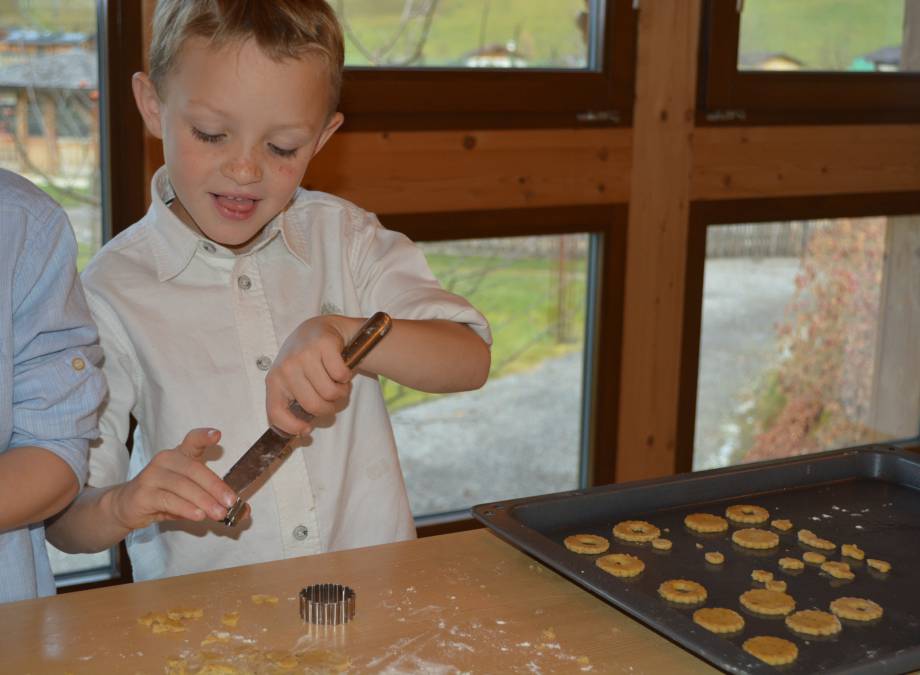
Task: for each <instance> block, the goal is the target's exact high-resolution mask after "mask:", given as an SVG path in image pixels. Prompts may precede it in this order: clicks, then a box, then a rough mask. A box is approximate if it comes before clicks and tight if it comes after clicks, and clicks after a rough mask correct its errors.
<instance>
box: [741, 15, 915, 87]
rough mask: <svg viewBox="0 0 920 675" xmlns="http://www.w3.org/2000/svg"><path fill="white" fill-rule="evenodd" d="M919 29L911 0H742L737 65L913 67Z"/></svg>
mask: <svg viewBox="0 0 920 675" xmlns="http://www.w3.org/2000/svg"><path fill="white" fill-rule="evenodd" d="M918 31H920V7H918V5H917V3H916V2H912V0H807V1H804V2H803V0H746V2H745V3H744V11H743V13H742V15H741V31H740V37H739V49H738V68H739V69H741V70H804V71H831V72H844V71H845V72H873V71H881V72H898V71H900V72H916V71H918V70H920V61H918V56H920V36H918V34H917V33H918Z"/></svg>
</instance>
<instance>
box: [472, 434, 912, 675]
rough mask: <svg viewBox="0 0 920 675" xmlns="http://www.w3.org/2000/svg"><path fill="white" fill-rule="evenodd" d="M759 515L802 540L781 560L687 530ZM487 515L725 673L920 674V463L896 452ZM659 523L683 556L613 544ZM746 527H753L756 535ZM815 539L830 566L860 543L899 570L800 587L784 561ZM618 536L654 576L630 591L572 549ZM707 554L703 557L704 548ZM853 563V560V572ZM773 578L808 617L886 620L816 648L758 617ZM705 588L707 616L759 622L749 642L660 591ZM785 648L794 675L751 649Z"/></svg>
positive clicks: (777, 465) (681, 480)
mask: <svg viewBox="0 0 920 675" xmlns="http://www.w3.org/2000/svg"><path fill="white" fill-rule="evenodd" d="M741 502H744V503H752V504H757V505H760V506H763V507H765V508H767V509H769V511H770V517H771V519H773V518H788V519H790V520H791V521H792V522H793V524H794V527H793V529H792V530H791V531H790V532H789V533H788V534H781V535H780V545H779V547H777V548H776V549H771V550H770V551H768V552H765V553H762V552H757V551H750V550H748V549H742V548H740V547H738V546H736V545H735V544H733V543H732V541H731V532H732V531H734V530H735V529H737V528H736V527H735V526H731V527H730V528H729V531H728V532H725V533H721V534H718V535H699V534H695V533H692V532H690V531H689V530H687V529H686V528H685V527H684V525H683V519H684V516H686V515H687V514H689V513H693V512H695V511H707V512H710V513H718V514H720V515H721V514H722V513H723V512H724V510H725V507H726V506H729V505H730V504H736V503H741ZM473 515H474V516H475V517H476V518H477V519H478V520H480V521H481V522H482V523H484V524H485V525H486V526H488V527H489V528H490V529H492V530H493V531H495V532H496V533H497V534H499V535H500V536H502V537H503V538H505V539H507V540H508V541H509V542H511V543H512V544H514V545H515V546H517V547H519V548H521V549H522V550H524V551H526V552H527V553H529V554H530V555H532V556H534V557H535V558H537V559H538V560H540V561H541V562H543V563H545V564H546V565H548V566H550V567H552V568H554V569H556V570H557V571H558V572H560V573H561V574H563V575H565V576H567V577H568V578H570V579H571V580H573V581H575V582H576V583H578V584H579V585H581V586H583V587H584V588H586V589H588V590H590V591H592V592H593V593H595V594H597V595H598V596H600V597H601V598H603V599H605V600H607V601H608V602H610V603H611V604H613V605H615V606H616V607H618V608H620V609H622V610H624V611H626V612H628V613H629V614H632V615H633V616H635V617H636V618H638V619H639V620H641V621H642V622H644V623H645V624H647V625H648V626H650V627H651V628H653V629H654V630H656V631H658V632H659V633H662V634H663V635H665V636H667V637H668V638H670V639H672V640H673V641H675V642H677V643H678V644H680V645H681V646H683V647H684V648H686V649H688V650H690V651H692V652H694V653H695V654H697V655H698V656H700V657H701V658H703V659H705V660H707V661H709V662H710V663H711V664H713V665H714V666H716V667H717V668H720V669H722V670H725V671H727V672H731V673H773V672H776V671H777V670H780V671H782V672H783V673H789V674H792V673H817V672H822V673H847V674H856V673H859V674H864V675H865V674H873V675H874V674H877V673H886V674H887V673H902V672H906V671H909V670H912V669H916V668H920V570H918V563H920V536H918V535H920V456H918V455H916V454H913V453H910V452H907V451H904V450H899V449H895V448H891V447H887V446H871V447H863V448H853V449H848V450H842V451H836V452H829V453H821V454H818V455H811V456H807V457H798V458H793V459H788V460H780V461H774V462H761V463H758V464H749V465H743V466H739V467H731V468H728V469H718V470H714V471H704V472H698V473H692V474H683V475H680V476H675V477H672V478H667V479H662V480H652V481H641V482H636V483H626V484H621V485H609V486H602V487H598V488H592V489H588V490H580V491H575V492H564V493H558V494H551V495H543V496H539V497H531V498H525V499H513V500H508V501H505V502H493V503H489V504H481V505H479V506H476V507H474V508H473ZM631 519H635V520H648V521H650V522H652V523H654V524H655V525H657V526H658V527H659V528H661V529H662V530H663V534H662V536H663V537H666V538H669V539H671V540H672V542H673V543H674V546H673V548H672V549H671V550H670V551H656V550H654V549H652V548H651V546H650V545H648V544H645V545H631V544H626V543H623V542H620V541H619V540H615V539H614V538H613V536H612V533H611V528H612V527H613V525H614V524H616V523H617V522H619V521H621V520H631ZM742 527H743V526H742ZM803 527H804V528H807V529H810V530H812V531H814V532H815V533H816V534H818V536H820V537H823V538H825V539H830V540H831V541H833V542H835V543H836V544H837V545H838V547H837V550H836V551H835V552H833V553H832V554H831V555H829V556H828V560H839V559H841V556H840V545H841V544H845V543H853V544H857V545H858V546H859V547H860V548H862V549H863V550H864V551H865V552H866V556H867V557H872V558H880V559H882V560H887V561H889V562H890V563H891V564H892V571H891V572H889V573H888V574H887V575H881V574H878V573H876V572H875V571H874V570H870V569H869V568H867V567H866V565H865V564H864V563H853V562H851V567H853V569H854V571H855V573H856V579H855V580H853V581H851V582H842V581H840V580H833V579H831V578H830V577H828V576H825V575H824V574H821V573H820V572H819V571H818V570H817V569H816V568H815V567H813V566H811V565H809V566H807V567H806V569H805V570H803V571H802V572H801V573H799V574H788V573H785V572H782V571H781V570H780V569H779V565H778V564H777V560H778V559H779V558H780V557H782V556H784V555H792V556H796V557H801V555H802V553H804V551H805V550H808V549H807V547H804V546H803V545H801V544H799V543H798V541H797V539H796V535H795V533H796V531H797V530H798V529H799V528H803ZM578 533H591V534H599V535H602V536H605V537H607V538H608V539H609V540H610V541H611V547H610V550H609V551H608V552H607V553H612V552H626V553H632V554H633V555H637V556H638V557H640V558H641V559H642V560H643V561H644V562H645V564H646V569H645V571H643V573H642V574H641V575H640V576H638V577H636V578H635V579H631V580H630V579H627V580H622V579H617V578H615V577H612V576H610V575H609V574H607V573H605V572H603V571H601V570H600V569H598V568H597V567H596V566H595V565H594V559H595V558H597V557H598V556H585V555H579V554H576V553H572V552H571V551H569V550H568V549H566V548H565V547H564V546H563V544H562V540H563V539H564V538H565V537H566V536H568V535H570V534H578ZM697 544H701V545H702V548H699V547H697ZM709 550H717V551H721V552H722V553H724V554H725V557H726V561H725V563H724V564H723V565H721V566H713V565H709V564H707V563H706V562H705V560H704V558H703V553H704V551H709ZM848 561H849V560H848ZM754 569H767V570H770V571H772V572H773V573H774V578H777V579H784V580H786V582H787V584H788V590H787V592H788V593H789V594H791V595H792V596H793V597H794V598H795V600H796V609H811V608H817V609H823V610H825V611H828V605H829V603H830V602H831V600H834V599H835V598H838V597H842V596H856V597H865V598H869V599H872V600H874V601H876V602H878V603H879V604H880V605H881V606H882V607H883V608H884V610H885V614H884V616H883V617H882V619H880V620H879V621H877V622H874V623H872V624H869V625H865V624H864V625H859V624H856V623H853V622H844V628H843V631H841V632H840V633H839V634H838V635H836V636H834V637H831V638H811V639H805V638H803V637H801V636H799V635H797V634H794V633H792V632H791V631H790V630H789V629H788V628H787V627H786V626H785V624H784V622H783V618H782V617H781V618H778V619H769V618H762V617H758V616H754V615H752V614H751V613H750V612H748V611H747V610H745V609H744V608H743V607H741V605H740V603H739V602H738V596H739V595H741V593H742V592H744V591H745V590H747V589H749V588H753V587H757V586H759V584H755V583H754V582H753V581H752V580H751V576H750V575H751V571H752V570H754ZM674 578H683V579H693V580H696V581H698V582H700V583H702V584H703V585H704V586H705V587H706V589H707V590H708V593H709V597H708V599H707V600H706V602H705V603H704V605H703V606H707V607H729V608H731V609H735V610H736V611H738V612H739V613H741V614H742V615H743V616H744V618H745V622H746V625H745V628H744V631H743V632H742V634H741V635H739V636H736V637H729V638H725V637H719V636H716V635H714V634H712V633H710V632H709V631H707V630H705V629H703V628H701V627H700V626H697V625H696V624H695V623H693V621H692V618H691V617H692V614H693V610H694V609H696V608H697V606H695V607H692V608H686V609H685V608H680V607H677V606H676V605H673V604H671V603H666V602H665V601H663V600H662V599H661V598H660V597H659V596H658V593H657V589H658V585H659V584H660V583H661V582H662V581H665V580H667V579H674ZM755 635H775V636H778V637H783V638H786V639H789V640H792V641H793V642H795V643H796V644H797V645H798V647H799V657H798V659H797V660H796V661H795V663H793V664H790V665H788V666H783V667H781V668H775V667H772V666H768V665H766V664H764V663H762V662H760V661H759V660H757V659H755V658H754V657H752V656H750V655H749V654H747V653H746V652H744V651H743V650H742V649H741V644H742V643H743V642H744V640H745V639H747V638H749V637H753V636H755Z"/></svg>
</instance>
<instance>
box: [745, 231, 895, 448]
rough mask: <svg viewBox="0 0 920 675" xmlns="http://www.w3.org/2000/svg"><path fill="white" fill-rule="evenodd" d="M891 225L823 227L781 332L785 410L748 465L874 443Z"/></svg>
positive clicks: (779, 384)
mask: <svg viewBox="0 0 920 675" xmlns="http://www.w3.org/2000/svg"><path fill="white" fill-rule="evenodd" d="M884 254H885V219H884V218H862V219H859V220H847V219H844V220H835V221H831V222H829V223H827V224H824V223H821V224H819V225H817V226H816V227H815V228H814V229H813V231H812V233H811V237H810V239H809V241H808V245H807V249H806V252H805V254H804V255H803V257H802V268H801V271H800V272H799V274H798V276H797V278H796V289H795V292H794V293H793V296H792V299H791V301H790V303H789V305H788V307H787V308H786V318H785V319H784V321H783V323H782V324H780V325H779V326H778V335H779V339H778V342H779V348H780V361H779V366H778V370H777V372H776V388H777V390H776V391H774V392H773V395H778V400H779V401H781V406H780V407H779V410H778V412H776V413H775V414H773V415H771V416H770V419H766V420H759V422H758V427H759V428H757V429H755V431H756V436H755V440H754V443H753V445H752V447H751V449H750V450H749V451H748V452H747V453H746V454H745V456H744V461H755V460H761V459H773V458H778V457H789V456H792V455H803V454H807V453H810V452H816V451H819V450H826V449H829V448H834V447H842V446H847V445H856V444H859V443H861V442H868V441H870V440H872V435H871V430H870V429H869V428H868V427H867V426H866V419H867V417H868V413H869V407H870V404H871V397H872V378H873V365H874V361H875V346H876V338H877V329H878V311H879V294H880V288H881V282H882V267H883V262H884Z"/></svg>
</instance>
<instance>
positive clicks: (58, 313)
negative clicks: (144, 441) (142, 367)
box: [10, 205, 105, 486]
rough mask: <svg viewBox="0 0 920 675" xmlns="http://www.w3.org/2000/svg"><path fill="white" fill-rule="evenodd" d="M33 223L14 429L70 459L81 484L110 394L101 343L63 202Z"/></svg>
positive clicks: (18, 317)
mask: <svg viewBox="0 0 920 675" xmlns="http://www.w3.org/2000/svg"><path fill="white" fill-rule="evenodd" d="M19 213H20V217H22V218H23V219H24V221H26V222H23V223H22V225H23V226H24V227H26V228H27V237H26V240H25V250H24V251H23V255H21V256H20V257H19V258H18V260H17V263H16V266H17V269H16V273H15V274H14V277H13V279H14V281H13V284H14V288H13V305H12V309H13V342H14V345H13V392H12V393H13V396H12V403H13V433H12V435H11V438H10V447H23V446H36V447H40V448H44V449H46V450H49V451H51V452H53V453H54V454H55V455H57V456H58V457H60V458H61V459H63V460H64V461H65V462H67V464H68V465H69V466H70V468H71V469H72V470H73V472H74V474H75V475H76V477H77V480H78V481H79V484H80V485H81V486H82V485H83V484H84V482H85V480H86V475H87V451H88V445H89V442H90V441H91V440H93V439H95V438H96V437H97V436H98V429H97V413H98V408H99V405H100V403H101V401H102V399H103V397H104V395H105V380H104V378H103V376H102V373H101V372H100V370H99V368H98V366H99V364H100V362H101V360H102V351H101V349H100V347H99V344H98V336H97V332H96V327H95V325H94V324H93V321H92V319H91V318H90V313H89V309H88V307H87V304H86V299H85V297H84V295H83V289H82V287H81V285H80V279H79V277H78V276H77V270H76V253H77V246H76V240H75V239H74V236H73V231H72V230H71V228H70V224H69V222H68V220H67V216H66V214H65V213H64V212H63V211H62V210H61V209H60V207H57V206H56V205H55V206H54V208H53V209H48V210H47V212H46V213H47V216H46V218H45V219H44V222H36V221H35V218H36V216H35V215H34V214H30V213H29V212H27V211H26V210H22V211H20V212H19Z"/></svg>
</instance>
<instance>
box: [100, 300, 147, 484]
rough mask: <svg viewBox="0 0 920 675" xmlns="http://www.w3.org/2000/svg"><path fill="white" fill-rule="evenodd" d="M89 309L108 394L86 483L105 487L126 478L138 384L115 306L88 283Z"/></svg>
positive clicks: (132, 358) (131, 350)
mask: <svg viewBox="0 0 920 675" xmlns="http://www.w3.org/2000/svg"><path fill="white" fill-rule="evenodd" d="M87 297H88V299H89V306H90V310H91V311H92V313H93V318H94V319H95V320H96V324H97V325H98V326H99V341H100V344H101V345H102V350H103V352H104V353H105V360H104V361H103V364H102V372H103V373H105V378H106V381H107V382H108V387H109V396H108V398H107V399H106V401H105V404H104V405H103V406H102V410H101V414H100V416H99V440H98V441H96V442H95V443H93V444H92V446H91V447H90V451H89V479H88V481H87V482H88V484H89V485H91V486H93V487H100V488H101V487H108V486H110V485H116V484H118V483H123V482H125V481H126V480H128V465H129V460H130V455H129V453H128V447H127V439H128V434H129V432H130V425H131V411H132V410H134V407H135V404H136V403H137V400H138V399H137V391H138V386H137V383H136V382H135V380H134V377H133V373H135V372H136V370H137V369H136V368H134V366H133V364H134V363H135V358H134V350H133V349H132V348H131V346H130V341H129V340H128V338H127V336H126V335H125V332H124V328H123V327H122V325H121V322H120V321H119V319H118V317H117V315H116V314H115V312H114V310H112V309H111V307H109V306H108V305H107V304H106V303H105V302H104V301H103V300H101V299H100V298H98V297H97V296H96V295H95V294H94V293H93V290H92V287H91V286H88V287H87Z"/></svg>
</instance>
